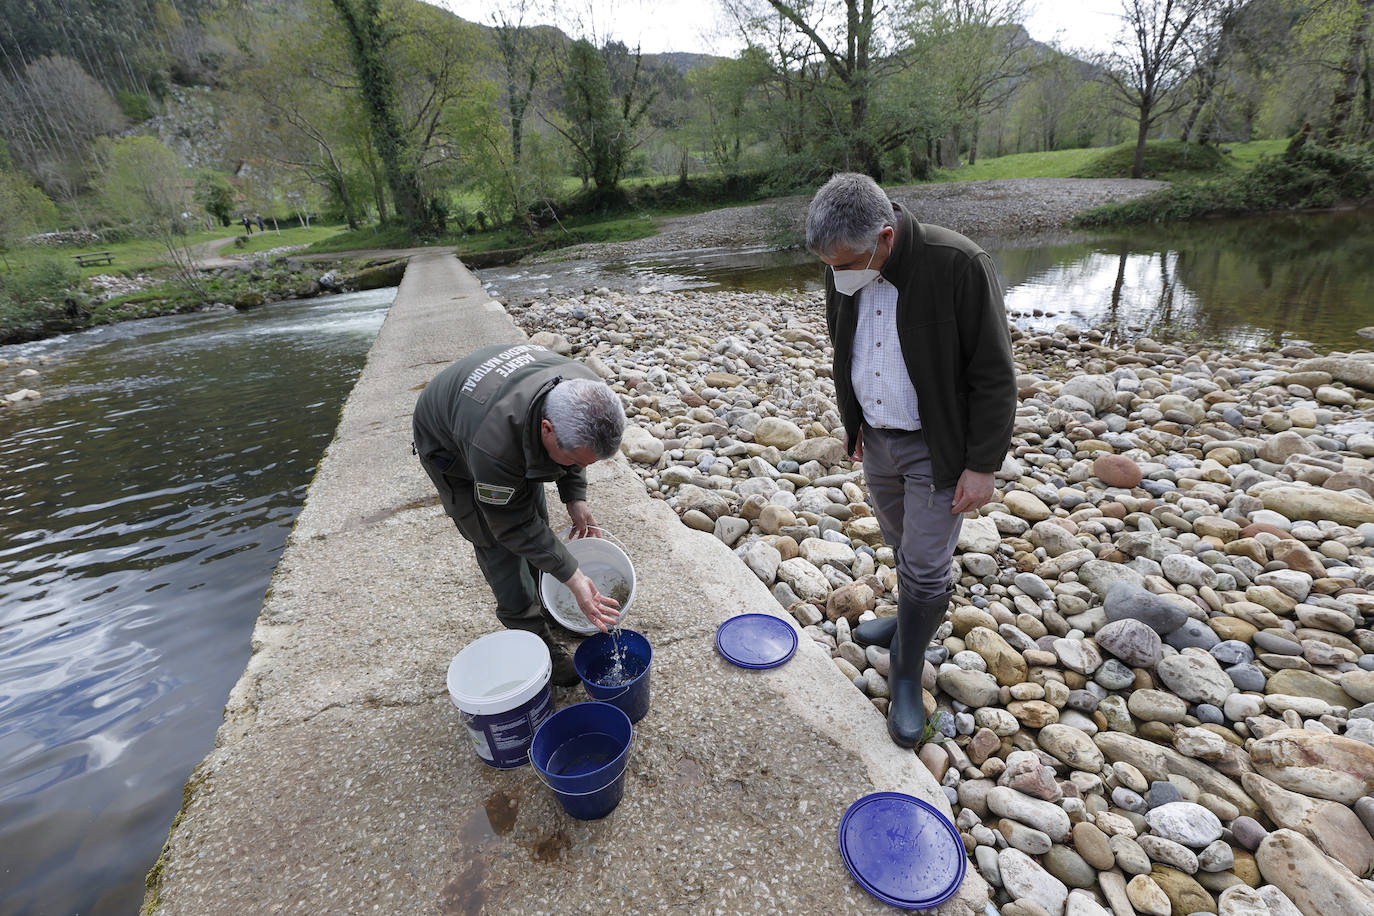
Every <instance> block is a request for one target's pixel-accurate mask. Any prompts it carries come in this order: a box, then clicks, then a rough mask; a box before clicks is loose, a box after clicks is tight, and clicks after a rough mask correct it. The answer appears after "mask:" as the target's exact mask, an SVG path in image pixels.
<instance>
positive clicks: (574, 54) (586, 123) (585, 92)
mask: <svg viewBox="0 0 1374 916" xmlns="http://www.w3.org/2000/svg"><path fill="white" fill-rule="evenodd" d="M563 114H564V116H565V117H566V118H567V125H566V126H565V127H564V126H559V127H558V131H559V132H560V133H561V134H562V135H563V136H564V137H565V138H566V139H567V141H568V143H569V144H571V145H572V148H573V150H574V151H575V152H576V154H577V156H578V158H579V159H581V160H582V163H583V166H584V168H585V170H586V174H587V176H588V177H590V178H591V180H592V182H593V183H595V185H596V189H597V191H598V192H600V193H602V194H609V193H612V192H614V191H615V189H616V186H617V184H618V183H619V182H620V174H621V171H622V170H623V169H624V167H625V159H626V157H627V156H628V155H629V151H630V146H631V143H630V125H629V122H628V121H627V120H626V118H625V116H624V114H623V111H622V109H621V108H620V107H619V106H617V104H616V101H615V99H614V98H613V97H612V96H611V77H610V72H609V70H607V68H606V59H605V58H604V57H602V56H601V52H600V51H598V50H597V49H596V48H595V47H593V46H592V44H591V42H589V41H587V40H585V39H578V40H577V41H575V42H573V43H572V45H571V46H570V47H569V48H568V70H567V75H566V78H565V80H564V83H563Z"/></svg>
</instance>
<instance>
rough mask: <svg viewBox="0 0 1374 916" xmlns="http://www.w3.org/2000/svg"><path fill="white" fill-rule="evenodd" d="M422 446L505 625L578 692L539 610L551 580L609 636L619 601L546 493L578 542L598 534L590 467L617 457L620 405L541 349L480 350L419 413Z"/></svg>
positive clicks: (443, 375)
mask: <svg viewBox="0 0 1374 916" xmlns="http://www.w3.org/2000/svg"><path fill="white" fill-rule="evenodd" d="M412 431H413V434H414V437H415V438H414V442H413V443H412V448H413V450H414V451H415V453H416V454H417V455H419V457H420V465H421V466H422V467H423V468H424V469H425V473H426V474H428V475H429V479H430V480H431V481H432V482H433V483H434V486H435V488H436V489H437V490H438V491H439V499H440V501H441V502H442V503H443V506H444V511H445V512H447V513H448V515H449V517H450V518H452V519H453V523H454V524H455V525H456V526H457V527H458V531H459V533H460V534H462V535H463V537H464V538H466V539H467V540H468V541H470V542H471V543H472V547H473V551H474V552H475V553H476V554H477V565H478V566H480V567H481V569H482V575H483V576H485V577H486V580H487V584H488V585H490V586H491V590H492V592H493V593H494V594H495V596H496V619H497V620H499V621H500V622H501V625H502V626H504V627H506V628H508V629H516V630H528V631H530V632H532V633H535V634H536V635H538V636H539V637H540V639H542V640H543V641H544V643H545V644H546V645H547V646H548V647H549V654H550V656H551V657H552V660H553V682H554V683H555V684H557V685H559V686H561V687H567V686H571V685H573V684H576V683H578V680H579V678H578V676H577V672H576V670H575V669H574V668H573V664H572V659H571V658H569V657H568V654H567V652H566V651H564V649H563V647H562V646H560V645H559V644H558V643H557V642H555V641H554V639H553V634H552V632H551V631H550V629H549V623H548V621H547V619H546V618H545V612H544V610H543V607H542V605H541V604H540V601H539V591H538V577H539V574H540V572H547V573H548V574H549V575H551V576H553V577H554V578H556V579H557V580H558V581H560V582H562V583H563V584H565V585H567V586H568V589H569V590H570V591H571V592H572V594H573V596H574V597H575V598H576V599H577V606H578V608H579V609H580V610H581V611H582V614H583V615H584V616H585V617H586V618H587V620H588V621H590V622H591V623H592V624H594V625H595V626H596V627H597V628H598V629H600V630H602V631H603V632H604V631H605V630H606V628H607V626H608V625H609V626H614V625H615V621H616V618H617V617H618V616H619V614H620V612H619V610H617V608H618V607H619V605H618V603H617V602H616V601H615V600H614V599H613V598H610V597H609V596H606V595H602V594H601V593H600V592H599V591H598V590H597V588H596V585H595V583H593V582H592V580H591V579H589V578H588V577H587V575H586V574H585V573H583V572H582V570H580V569H579V568H578V565H577V560H576V559H575V558H574V557H573V555H572V553H571V552H570V551H569V550H568V548H567V546H566V545H564V544H563V543H562V542H561V541H560V540H559V539H558V538H557V537H556V536H555V535H554V533H553V532H552V531H551V530H549V510H548V506H547V505H546V503H545V501H544V483H545V482H547V481H552V482H555V483H556V484H557V486H558V495H559V497H560V498H561V499H562V500H563V503H564V504H565V505H566V506H567V508H568V516H569V517H570V518H571V519H572V536H573V537H586V536H596V533H595V529H596V522H595V521H594V520H593V519H592V514H591V510H590V509H589V508H588V507H587V501H586V500H587V477H586V474H585V473H584V472H583V469H584V468H586V467H587V466H588V465H590V464H594V463H595V462H597V461H600V460H604V459H606V458H610V457H611V456H613V455H614V454H615V453H616V451H617V450H618V449H619V448H620V437H621V435H622V434H623V433H624V431H625V411H624V409H623V408H622V407H621V404H620V398H619V396H617V395H616V394H615V392H613V391H611V389H610V388H608V387H607V386H606V383H605V382H603V381H602V380H601V379H599V378H597V376H596V374H595V373H593V372H592V371H591V370H590V369H588V368H586V367H585V366H583V365H582V364H581V363H579V362H576V361H574V360H571V359H566V358H565V357H562V356H559V355H558V354H556V353H554V352H552V351H551V350H546V349H545V348H543V347H540V346H536V345H534V344H515V345H505V344H498V345H497V346H493V347H486V348H483V349H481V350H477V351H475V352H473V353H471V354H469V355H468V356H466V357H464V358H463V359H460V360H459V361H458V362H456V363H454V364H453V365H451V366H449V367H448V368H447V369H445V370H444V371H443V372H440V373H439V374H438V375H437V376H435V377H434V379H433V380H432V381H430V383H429V384H428V385H426V386H425V389H424V391H422V392H421V393H420V397H419V399H418V400H417V401H416V403H415V415H414V419H413V422H412Z"/></svg>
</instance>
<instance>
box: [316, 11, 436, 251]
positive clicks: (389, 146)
mask: <svg viewBox="0 0 1374 916" xmlns="http://www.w3.org/2000/svg"><path fill="white" fill-rule="evenodd" d="M330 2H331V4H332V5H333V7H334V9H335V11H336V12H337V13H338V15H339V19H340V21H341V22H342V23H343V26H344V32H345V34H346V35H347V38H348V48H349V52H350V54H351V56H352V58H353V67H354V70H355V71H356V73H357V77H358V91H359V93H360V94H361V96H362V100H363V108H364V110H365V111H366V113H367V118H368V123H369V126H370V127H371V129H372V142H373V143H374V144H375V145H376V147H377V154H378V155H379V156H380V157H381V160H382V165H383V168H384V169H385V172H386V179H387V184H388V186H389V187H390V188H391V197H392V200H393V202H394V203H395V205H396V210H397V212H398V213H399V215H400V217H401V219H402V220H403V221H404V222H405V224H406V225H407V226H408V227H409V228H410V229H411V231H413V232H416V233H418V234H421V235H430V234H434V233H437V232H438V231H439V230H440V229H442V226H441V225H440V223H441V222H442V219H441V216H440V213H439V211H438V210H437V208H435V207H434V206H433V205H432V202H431V201H430V200H427V199H426V198H425V197H424V195H423V194H422V193H421V191H420V181H419V177H418V175H417V172H416V165H415V160H414V156H413V150H412V149H411V148H410V147H409V145H408V144H407V143H406V138H405V133H404V131H403V129H402V127H401V116H400V110H399V101H398V99H397V93H396V80H395V77H394V75H393V73H392V70H391V66H390V62H389V53H390V50H391V45H392V42H393V40H394V38H395V32H394V30H393V29H392V28H391V26H390V24H389V23H388V22H386V21H384V19H383V15H382V9H381V2H380V0H330Z"/></svg>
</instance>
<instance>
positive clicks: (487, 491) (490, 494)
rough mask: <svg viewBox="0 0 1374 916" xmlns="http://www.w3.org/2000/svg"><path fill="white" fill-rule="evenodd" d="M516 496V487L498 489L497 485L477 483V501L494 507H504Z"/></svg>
mask: <svg viewBox="0 0 1374 916" xmlns="http://www.w3.org/2000/svg"><path fill="white" fill-rule="evenodd" d="M513 496H515V487H498V486H496V485H495V484H490V483H482V482H481V481H480V480H479V481H477V501H478V502H484V503H487V504H489V505H492V506H504V505H505V504H506V503H508V502H510V501H511V498H512V497H513Z"/></svg>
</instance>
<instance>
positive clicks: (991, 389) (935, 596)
mask: <svg viewBox="0 0 1374 916" xmlns="http://www.w3.org/2000/svg"><path fill="white" fill-rule="evenodd" d="M806 247H807V249H808V250H810V251H811V252H812V253H813V254H815V255H817V256H818V257H819V258H820V259H821V260H822V261H824V262H825V263H826V264H827V265H828V266H829V267H830V270H829V271H827V272H826V281H825V292H826V297H825V319H826V327H827V330H828V332H829V335H830V341H831V343H832V344H834V347H835V364H834V378H835V395H836V398H837V400H838V401H839V406H840V414H841V416H842V417H843V419H844V428H845V436H846V443H845V444H846V447H847V449H848V450H849V453H850V455H851V457H852V458H854V460H856V461H860V460H861V461H863V467H864V476H865V478H866V479H867V481H868V489H869V493H870V494H871V496H872V500H873V506H874V511H875V513H876V515H877V516H878V523H879V525H880V527H881V528H882V532H883V537H884V538H885V539H886V540H887V543H888V544H890V545H891V546H892V548H893V550H894V551H895V552H896V555H897V581H898V603H897V616H896V617H895V618H884V619H880V620H875V621H870V622H868V623H866V624H863V625H861V626H860V627H859V628H858V629H857V630H856V632H855V636H856V638H858V639H860V640H861V641H862V642H866V643H868V644H870V645H872V644H878V645H881V644H887V643H889V642H890V644H891V675H890V681H891V684H890V692H891V700H890V702H889V705H888V718H887V729H888V733H889V734H891V735H892V740H893V741H895V742H897V743H898V744H899V745H901V746H903V747H915V746H916V744H918V743H919V742H920V740H921V735H922V733H923V732H924V730H925V724H926V719H925V705H924V703H923V702H922V695H921V673H922V671H923V669H924V667H925V650H926V647H927V646H929V644H930V638H931V636H932V635H933V634H934V632H935V630H936V628H937V627H939V625H940V623H941V622H942V621H943V620H944V619H945V612H946V611H947V610H948V608H949V599H950V597H951V596H952V595H953V590H952V587H951V580H952V571H953V570H952V557H953V554H954V548H955V545H956V544H957V543H958V540H959V528H960V526H961V524H962V522H963V513H965V512H971V511H974V510H976V509H978V508H979V507H980V506H982V505H983V504H984V503H986V502H988V501H989V500H990V499H991V498H992V493H993V476H992V475H993V472H994V471H996V470H997V469H998V468H1000V467H1001V466H1002V460H1003V459H1004V458H1005V457H1006V453H1007V447H1008V445H1009V444H1010V441H1011V431H1012V422H1013V419H1014V417H1015V411H1016V372H1015V369H1014V367H1013V365H1012V358H1011V335H1010V333H1009V331H1008V328H1007V319H1006V313H1005V311H1004V310H1003V308H1002V287H1001V283H1000V281H999V280H998V275H997V268H996V267H995V266H994V265H993V263H992V259H991V258H990V257H988V255H987V253H986V252H984V251H983V250H982V249H981V248H979V247H978V246H977V245H975V244H974V243H973V242H971V241H969V240H968V239H966V238H964V237H963V236H962V235H959V234H958V233H957V232H952V231H950V230H948V229H942V228H940V227H939V226H931V225H923V224H921V223H918V222H917V221H916V219H915V218H914V217H913V216H912V215H911V211H910V210H908V209H907V208H906V207H904V206H902V205H901V204H893V203H892V202H891V201H889V200H888V198H887V195H886V194H885V193H883V190H882V189H881V188H879V187H878V185H877V183H876V182H874V181H873V179H871V178H869V177H868V176H866V175H858V174H853V173H847V174H840V175H836V176H834V177H833V178H831V179H830V181H828V182H827V183H826V184H825V186H824V187H822V188H821V189H820V190H819V191H818V192H816V196H815V197H814V198H813V199H812V201H811V207H810V209H809V211H808V212H807V216H806Z"/></svg>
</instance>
